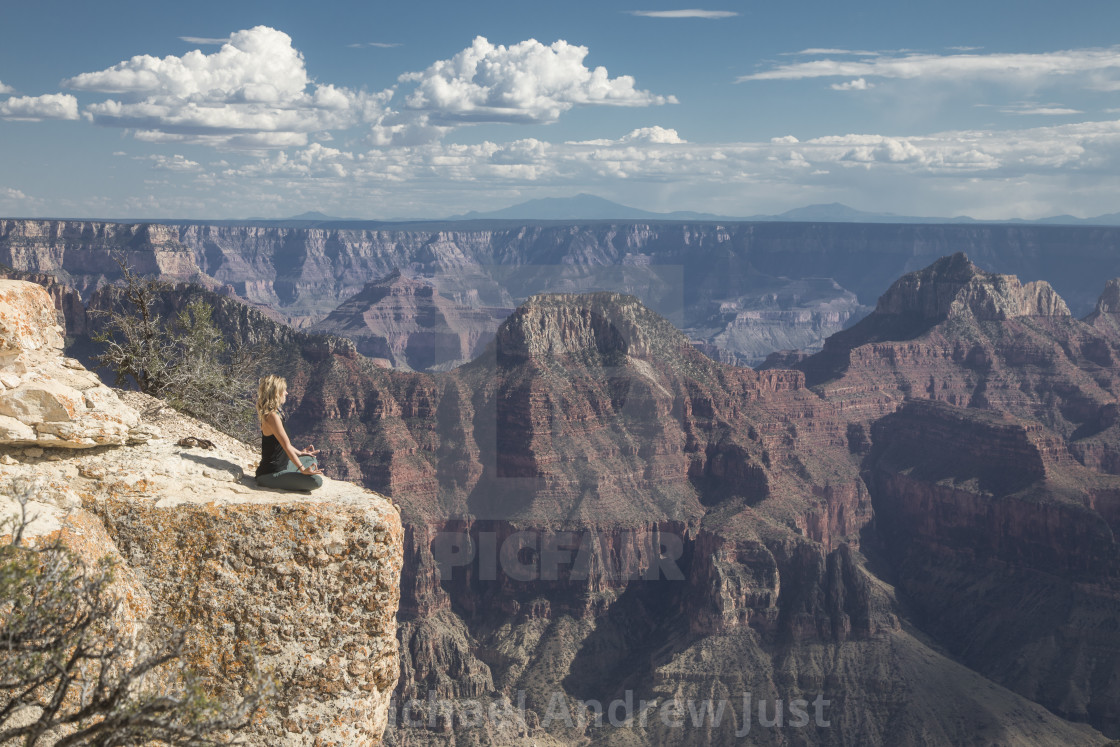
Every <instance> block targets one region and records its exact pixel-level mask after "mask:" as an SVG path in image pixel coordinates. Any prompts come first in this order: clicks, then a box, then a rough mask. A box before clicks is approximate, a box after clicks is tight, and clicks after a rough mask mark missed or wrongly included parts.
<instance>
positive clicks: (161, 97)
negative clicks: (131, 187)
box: [63, 26, 392, 148]
mask: <svg viewBox="0 0 1120 747" xmlns="http://www.w3.org/2000/svg"><path fill="white" fill-rule="evenodd" d="M63 84H64V85H66V86H68V87H70V88H73V89H75V90H80V91H99V92H102V93H111V94H120V95H121V98H120V99H109V100H107V101H103V102H100V103H96V104H92V105H90V106H88V107H86V115H87V116H88V117H89V118H90V119H91V120H92V121H93V122H95V123H97V124H100V125H108V126H116V127H126V128H129V129H130V130H132V131H133V132H134V134H135V135H136V136H137V137H139V138H140V139H143V140H148V141H162V142H196V143H202V144H207V145H214V146H227V147H250V148H262V147H265V148H267V147H286V146H289V145H304V144H306V142H307V133H308V132H314V131H318V130H329V129H339V128H347V127H351V126H354V125H355V124H357V123H359V122H363V121H376V120H377V119H378V118H379V117H380V116H382V115H383V113H384V104H385V103H386V102H387V101H388V99H389V98H390V97H391V95H392V93H391V91H386V92H382V93H380V94H367V93H362V92H354V91H351V90H349V89H346V88H338V87H335V86H332V85H329V84H312V82H311V80H310V78H309V76H308V74H307V70H306V67H305V66H304V60H303V55H302V54H300V52H299V51H298V50H296V49H295V48H294V47H293V46H292V40H291V37H289V36H288V35H287V34H285V33H284V32H282V31H278V30H276V29H273V28H269V27H267V26H257V27H255V28H251V29H247V30H244V31H238V32H236V33H234V34H232V35H231V36H230V38H229V40H228V41H226V42H225V43H223V44H222V47H221V49H219V50H218V51H217V52H214V53H212V54H204V53H203V52H202V51H200V50H194V51H191V52H188V53H187V54H185V55H183V56H181V57H176V56H173V55H172V56H167V57H164V58H162V59H160V58H157V57H153V56H151V55H137V56H135V57H132V58H131V59H129V60H126V61H123V62H120V63H118V64H116V65H114V66H112V67H110V68H107V69H105V70H100V71H96V72H89V73H82V74H80V75H76V76H74V77H73V78H69V79H68V80H66V81H64V82H63Z"/></svg>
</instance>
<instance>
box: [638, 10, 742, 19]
mask: <svg viewBox="0 0 1120 747" xmlns="http://www.w3.org/2000/svg"><path fill="white" fill-rule="evenodd" d="M626 12H627V13H629V14H630V15H632V16H644V17H646V18H732V17H733V16H737V15H739V14H738V13H736V12H735V11H733V10H700V9H699V8H686V9H684V10H628V11H626Z"/></svg>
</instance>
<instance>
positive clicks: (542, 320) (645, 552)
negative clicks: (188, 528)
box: [290, 293, 1103, 745]
mask: <svg viewBox="0 0 1120 747" xmlns="http://www.w3.org/2000/svg"><path fill="white" fill-rule="evenodd" d="M312 372H313V373H312ZM291 380H292V381H294V382H296V386H295V387H294V388H293V393H292V399H293V403H292V408H291V412H290V415H291V419H292V422H293V427H297V428H299V429H306V430H307V431H308V432H315V433H316V436H315V438H316V442H317V443H319V442H320V441H321V442H322V444H323V448H324V450H325V453H327V454H328V456H329V458H330V460H331V462H332V464H335V465H337V468H338V470H339V471H340V472H342V473H344V474H347V475H349V476H350V478H351V479H355V480H361V481H363V482H364V483H365V484H368V485H371V486H375V487H377V488H378V489H382V490H385V491H386V492H389V493H391V494H392V496H393V499H394V500H396V501H398V502H399V503H400V504H401V506H402V513H403V516H404V520H405V525H406V548H405V566H404V573H403V582H404V588H403V589H402V600H401V613H400V617H401V627H400V637H401V647H402V651H403V652H407V655H406V658H405V661H404V664H403V668H402V675H401V679H400V681H399V683H398V689H397V698H398V700H397V703H398V705H399V706H400V707H401V710H400V711H398V713H397V719H396V721H395V726H396V728H395V729H393V730H391V731H390V732H389V738H390V739H391V740H392V741H393V743H394V744H402V745H404V744H409V745H412V744H432V745H435V744H440V745H449V744H457V743H460V742H462V741H470V740H481V741H489V742H492V743H496V744H517V743H523V742H524V741H525V740H539V741H540V742H541V743H548V742H547V740H548V739H555V740H558V741H559V742H560V743H572V742H576V741H579V740H585V739H599V740H602V741H603V742H604V743H609V744H615V743H617V744H623V743H625V744H639V745H645V744H648V745H655V744H666V743H677V744H709V743H731V742H733V741H734V740H733V735H734V732H735V731H736V730H738V729H741V728H743V727H744V726H745V724H744V723H743V721H742V718H741V717H734V718H733V717H731V716H730V715H728V716H727V718H726V719H725V720H724V721H723V722H722V724H719V725H711V724H708V725H706V726H704V727H703V728H700V729H698V730H693V729H686V730H684V731H674V730H672V729H669V728H665V727H664V726H663V725H661V723H660V720H651V723H648V724H645V725H639V724H638V723H636V722H635V723H630V724H628V725H625V726H624V727H621V728H618V729H609V730H602V729H597V728H595V727H593V726H588V725H586V724H582V725H579V724H571V725H568V724H559V725H558V724H556V723H555V722H552V723H551V724H550V725H546V724H544V718H545V716H546V714H547V713H548V712H549V709H550V707H552V708H556V707H562V708H565V709H572V710H573V711H574V709H576V708H578V707H579V705H578V703H579V701H581V700H599V701H601V702H603V703H604V704H605V703H608V702H610V701H611V700H612V699H618V698H624V697H626V693H627V692H630V693H631V695H632V697H633V698H634V700H635V701H637V700H639V699H644V700H646V701H647V702H657V703H659V704H660V703H664V702H667V701H672V700H673V699H674V698H679V699H681V701H682V702H684V701H686V700H692V702H694V704H695V703H696V702H698V701H701V700H703V699H704V698H719V697H723V696H727V697H732V698H739V697H741V695H742V694H743V693H748V692H749V693H751V694H752V695H753V697H754V698H756V699H767V701H768V702H771V703H772V702H773V701H774V699H776V698H789V697H797V696H798V695H799V694H801V693H806V692H808V693H817V692H820V693H824V697H825V698H830V699H834V700H833V703H834V704H835V705H834V706H833V707H834V710H833V711H832V714H833V716H834V719H835V720H834V721H833V722H832V727H831V728H829V729H817V730H814V731H801V732H797V733H796V735H794V734H793V732H789V733H784V732H775V731H770V732H766V731H758V732H755V736H756V737H757V739H758V740H759V741H761V742H762V743H774V744H782V743H786V741H785V740H789V741H792V740H794V739H796V740H800V743H807V744H845V743H860V744H883V745H888V744H898V743H905V742H907V741H908V740H911V741H912V740H916V739H917V738H918V737H917V735H922V738H923V739H926V740H928V741H933V742H936V743H940V744H956V743H961V742H964V741H967V740H968V739H971V738H972V736H973V735H975V734H988V735H991V737H992V739H993V740H995V741H1001V740H1002V741H1003V742H1007V743H1022V744H1030V743H1049V742H1087V743H1097V742H1101V741H1103V739H1102V738H1101V737H1100V735H1099V734H1096V733H1095V732H1093V730H1092V729H1090V728H1089V727H1085V726H1080V725H1071V724H1068V723H1066V722H1064V721H1062V720H1061V719H1059V718H1057V717H1055V716H1054V715H1053V714H1050V713H1048V712H1046V711H1045V709H1043V708H1042V707H1041V706H1038V705H1037V704H1033V703H1030V702H1028V701H1027V700H1026V699H1025V698H1023V697H1022V696H1020V695H1016V694H1013V693H1011V692H1010V691H1008V690H1007V689H1004V688H1002V687H1000V686H998V685H994V684H993V683H991V682H989V681H987V680H985V679H983V678H982V677H981V676H980V675H977V674H976V673H974V672H970V671H968V670H967V669H965V668H964V667H962V666H961V665H960V664H958V663H956V662H953V661H952V660H950V659H948V658H946V657H945V656H943V655H942V654H940V653H939V652H938V651H937V650H936V648H934V647H932V646H931V645H930V642H929V641H928V640H924V639H922V638H920V637H915V636H914V635H912V634H911V632H909V630H908V628H907V626H906V624H905V623H904V620H905V618H904V608H903V607H902V606H901V605H900V604H899V602H898V600H897V599H896V597H895V592H894V589H893V588H891V587H890V586H888V585H887V584H884V583H883V582H882V581H881V580H880V579H879V578H877V577H876V576H875V574H873V573H872V572H871V571H870V570H869V566H868V563H867V560H866V558H865V557H864V556H863V555H862V554H861V552H860V548H861V547H862V543H863V542H864V540H865V538H870V539H872V540H874V539H875V527H874V523H873V518H872V513H871V511H870V505H869V498H870V496H869V494H868V492H867V489H866V487H865V483H864V482H863V481H862V479H861V476H860V468H861V462H862V460H863V459H864V457H865V456H866V451H865V449H866V448H867V446H868V443H869V440H870V434H869V433H868V432H866V430H865V431H858V430H854V429H853V428H852V427H851V426H852V425H854V424H853V423H852V422H851V421H850V420H849V419H848V417H847V416H846V414H845V413H844V412H843V411H842V410H841V409H840V408H838V407H836V406H834V405H833V404H832V403H830V402H828V401H826V400H825V399H823V398H821V397H820V396H819V395H817V394H816V393H814V392H812V391H810V390H809V389H808V388H807V387H806V386H805V380H804V376H803V375H802V374H801V373H800V372H796V371H763V372H755V371H751V370H749V369H743V368H734V367H729V366H723V365H720V364H718V363H716V362H714V361H712V360H710V359H708V358H706V357H704V356H702V355H699V354H698V353H697V352H696V351H695V350H694V349H693V348H692V346H691V345H690V344H689V341H688V339H687V337H685V336H684V335H682V334H680V333H679V332H678V331H677V330H675V329H673V327H672V325H670V324H669V323H668V322H667V321H666V320H665V319H663V318H661V317H659V316H658V315H656V314H655V313H653V312H652V311H650V310H649V309H647V308H645V307H644V306H643V305H642V304H641V303H639V302H638V300H637V299H635V298H634V297H630V296H625V295H621V294H611V293H597V294H587V295H582V296H571V295H562V294H545V295H540V296H536V297H534V298H532V299H531V300H530V301H529V302H527V303H526V304H524V305H523V306H522V307H520V308H519V309H518V310H517V311H516V312H515V313H514V314H513V315H512V316H511V317H510V319H508V320H507V322H506V323H505V324H504V325H503V326H502V328H501V329H500V330H499V332H498V334H497V335H496V337H495V341H494V344H493V346H492V347H490V348H489V349H488V350H487V352H486V353H485V354H484V355H482V356H480V357H479V358H478V359H477V360H475V361H474V362H472V363H470V364H468V365H466V366H463V367H460V368H458V369H455V370H454V371H451V372H448V373H445V374H439V375H428V374H407V373H400V372H390V371H384V370H381V369H378V368H376V367H375V366H373V365H371V364H370V363H369V362H368V361H363V360H362V359H360V358H344V357H341V356H335V357H334V358H333V359H331V360H330V361H327V362H326V363H325V364H321V363H316V364H315V365H314V366H311V365H301V366H297V368H296V369H295V370H294V371H293V374H292V376H291ZM1019 439H1020V436H1019V435H1018V431H1014V429H1009V431H1008V436H1007V439H1006V441H1007V443H1008V444H1010V445H1012V446H1015V445H1018V447H1020V448H1021V451H1022V452H1023V453H1027V454H1030V453H1033V452H1032V449H1035V448H1037V444H1036V443H1035V442H1034V441H1030V440H1029V439H1027V438H1026V437H1025V436H1024V437H1023V443H1022V444H1020V440H1019ZM1013 457H1014V455H1013V454H1012V455H1009V456H1008V459H1012V458H1013ZM448 542H453V543H458V545H456V547H460V548H470V550H471V551H470V552H466V551H464V552H463V554H461V555H459V556H458V560H457V561H456V562H447V557H446V556H447V552H448V547H449V546H448V544H447V543H448ZM487 548H490V549H487ZM510 548H513V550H516V552H513V551H511V549H510ZM503 557H504V558H505V559H504V560H503V559H502V558H503ZM549 557H552V558H564V560H560V561H559V562H556V563H554V564H553V565H552V566H549V565H548V564H547V563H546V559H547V558H549ZM670 560H671V562H670ZM674 570H675V571H679V575H672V576H670V575H667V573H668V572H670V571H674ZM794 693H797V694H798V695H794ZM522 698H523V702H524V708H525V710H524V713H523V718H524V720H523V721H518V720H516V719H515V720H514V721H513V722H510V721H506V722H500V721H495V720H492V719H490V720H484V723H473V722H472V721H471V720H470V719H469V718H467V716H466V715H465V714H466V713H468V712H467V711H461V710H455V709H456V708H457V707H458V705H457V704H461V705H462V706H463V708H479V707H481V708H483V710H488V709H489V707H491V706H499V705H501V704H508V703H511V702H512V703H516V702H518V701H519V699H522ZM810 699H812V695H810ZM550 704H551V706H550ZM557 704H559V705H557ZM922 704H936V705H931V706H928V707H927V706H923V705H922ZM444 706H447V707H448V708H450V709H451V710H452V712H453V715H448V713H447V712H446V711H444V710H442V709H443V708H444ZM454 714H457V715H454ZM503 723H504V726H505V727H506V730H505V731H503ZM931 735H932V736H931ZM997 735H998V736H997Z"/></svg>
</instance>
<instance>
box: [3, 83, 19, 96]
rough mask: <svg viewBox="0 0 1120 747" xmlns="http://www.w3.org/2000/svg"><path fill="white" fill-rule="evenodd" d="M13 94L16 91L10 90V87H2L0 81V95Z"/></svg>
mask: <svg viewBox="0 0 1120 747" xmlns="http://www.w3.org/2000/svg"><path fill="white" fill-rule="evenodd" d="M15 92H16V89H14V88H12V87H11V86H6V85H4V82H3V81H0V94H3V93H15Z"/></svg>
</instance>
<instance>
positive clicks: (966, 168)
mask: <svg viewBox="0 0 1120 747" xmlns="http://www.w3.org/2000/svg"><path fill="white" fill-rule="evenodd" d="M672 132H673V131H672V130H670V129H668V128H654V127H648V128H641V129H639V130H633V131H631V132H628V133H625V134H619V135H618V136H617V137H615V138H611V139H603V140H594V141H581V142H557V143H549V142H545V141H542V140H539V139H536V138H524V139H519V140H513V141H511V142H499V143H496V142H489V141H487V142H481V143H470V144H463V143H445V142H429V143H424V144H418V145H410V146H385V147H378V148H369V149H365V150H364V152H363V150H362V149H354V148H353V147H352V146H347V147H339V148H332V147H329V146H327V145H323V144H321V143H312V144H310V145H307V146H305V147H301V148H296V149H292V150H289V151H288V152H274V153H270V154H260V156H259V157H250V158H246V157H244V156H237V157H231V158H230V159H229V160H230V162H231V163H218V164H210V165H208V166H203V167H202V168H201V169H199V170H196V171H193V172H191V174H189V176H190V178H191V180H192V182H193V184H194V185H196V186H197V187H204V188H205V189H204V191H205V194H206V195H208V196H213V199H215V200H217V202H215V206H216V207H212V208H211V212H213V211H214V210H223V209H224V210H226V211H227V212H228V210H229V207H228V206H225V207H223V206H224V205H225V202H223V201H227V202H228V203H229V204H230V205H238V206H241V207H239V209H238V210H237V211H234V212H235V213H239V214H242V215H243V214H245V211H246V210H249V211H250V212H253V213H254V214H261V215H271V214H274V213H273V209H272V208H270V207H269V205H272V204H274V203H269V202H267V201H268V200H275V201H276V203H275V204H280V203H283V204H286V205H289V206H290V207H292V208H298V206H299V205H300V204H312V203H314V204H325V203H323V200H331V201H332V202H331V204H335V205H337V212H338V213H339V214H353V215H370V205H376V206H377V207H376V208H375V210H376V214H377V215H380V216H381V217H388V216H414V217H428V218H431V217H434V216H440V215H447V214H450V213H453V212H463V211H465V210H469V209H482V208H483V207H485V206H486V205H491V206H493V205H495V204H509V203H511V202H517V201H522V200H524V199H526V196H527V195H533V194H547V193H555V192H556V191H557V190H562V191H566V192H571V191H573V190H575V191H595V192H606V193H610V194H614V195H617V196H618V199H620V200H623V201H629V202H631V203H632V204H647V205H653V204H657V205H661V206H663V207H661V208H658V209H665V210H670V209H674V208H675V209H697V210H700V209H702V210H705V211H707V212H717V213H722V214H726V215H741V214H743V212H744V210H746V208H744V207H743V206H744V205H750V206H751V207H750V208H749V212H751V213H757V212H779V211H780V210H784V209H788V207H790V206H795V205H798V204H805V203H807V202H830V201H834V200H837V199H839V200H842V201H849V202H850V201H852V200H856V201H857V202H858V200H859V197H858V196H860V195H862V196H863V197H864V198H865V201H866V202H867V204H872V203H877V204H880V205H882V209H885V210H892V211H893V212H899V213H908V214H918V215H922V214H925V215H938V214H940V215H959V214H961V213H968V214H972V215H974V216H976V217H1013V216H1021V217H1032V215H1031V214H1030V211H1031V210H1034V209H1035V208H1033V207H1029V206H1031V205H1037V206H1038V207H1037V210H1038V211H1040V212H1048V213H1050V214H1053V213H1057V212H1074V213H1080V214H1099V213H1104V212H1109V210H1111V209H1114V208H1112V207H1111V202H1110V201H1112V200H1114V196H1115V190H1114V188H1113V187H1112V184H1113V182H1114V181H1115V174H1116V173H1117V170H1120V122H1116V121H1103V122H1087V123H1081V124H1065V125H1057V126H1050V127H1035V128H1029V129H1007V130H976V131H947V132H941V133H934V134H926V135H903V134H894V135H890V134H876V133H862V134H838V135H830V136H824V137H815V138H803V139H800V140H799V139H798V138H796V137H794V136H785V137H778V138H773V139H771V140H765V141H745V142H725V143H695V142H686V141H685V140H684V138H682V137H680V135H678V134H675V133H674V134H673V135H669V133H672ZM206 199H211V197H207V198H206ZM892 201H893V202H892ZM248 206H253V207H251V208H250V207H248ZM771 206H773V208H774V209H771ZM1025 206H1027V207H1025ZM285 211H286V212H285ZM1024 211H1025V212H1024ZM1094 211H1095V212H1094ZM292 212H293V210H292V209H288V208H285V209H284V211H281V212H280V213H277V214H291V213H292ZM294 212H298V209H297V210H294ZM1034 217H1037V215H1035V216H1034Z"/></svg>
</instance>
